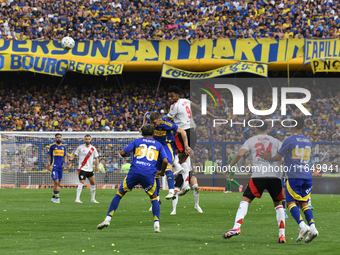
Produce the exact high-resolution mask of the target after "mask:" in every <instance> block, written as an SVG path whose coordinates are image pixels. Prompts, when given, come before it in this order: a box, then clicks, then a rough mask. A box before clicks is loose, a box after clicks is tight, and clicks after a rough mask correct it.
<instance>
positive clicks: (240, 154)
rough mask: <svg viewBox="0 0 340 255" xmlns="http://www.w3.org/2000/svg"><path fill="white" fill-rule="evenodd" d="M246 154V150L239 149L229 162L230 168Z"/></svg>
mask: <svg viewBox="0 0 340 255" xmlns="http://www.w3.org/2000/svg"><path fill="white" fill-rule="evenodd" d="M246 153H247V150H246V149H241V150H239V152H238V153H236V155H235V157H234V158H233V159H232V160H231V162H230V167H233V166H235V165H236V164H237V162H239V160H240V159H241V158H242V157H243V156H244V154H246Z"/></svg>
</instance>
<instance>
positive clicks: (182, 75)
mask: <svg viewBox="0 0 340 255" xmlns="http://www.w3.org/2000/svg"><path fill="white" fill-rule="evenodd" d="M244 72H246V73H253V74H257V75H260V76H264V77H268V65H266V64H256V63H247V62H238V63H235V64H232V65H228V66H224V67H221V68H217V69H214V70H211V71H206V72H190V71H186V70H182V69H178V68H176V67H173V66H170V65H167V64H163V69H162V77H165V78H170V79H187V80H192V79H193V80H197V79H209V78H214V77H218V76H222V75H228V74H235V73H244Z"/></svg>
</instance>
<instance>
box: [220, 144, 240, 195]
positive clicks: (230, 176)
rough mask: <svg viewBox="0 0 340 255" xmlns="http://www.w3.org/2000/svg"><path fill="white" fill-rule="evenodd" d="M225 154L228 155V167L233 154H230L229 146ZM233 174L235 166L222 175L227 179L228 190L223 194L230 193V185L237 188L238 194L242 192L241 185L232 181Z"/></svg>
mask: <svg viewBox="0 0 340 255" xmlns="http://www.w3.org/2000/svg"><path fill="white" fill-rule="evenodd" d="M226 152H227V154H228V165H230V163H231V161H232V160H233V158H234V153H232V151H231V148H230V147H229V146H228V147H227V148H226ZM235 173H236V167H235V166H233V167H232V168H231V170H230V171H229V172H228V173H227V172H225V173H224V174H225V175H226V177H227V186H228V190H227V191H226V192H224V193H231V184H232V183H233V184H235V185H236V186H237V187H238V191H239V192H242V189H243V185H240V184H239V183H238V182H237V181H235V180H234V176H235Z"/></svg>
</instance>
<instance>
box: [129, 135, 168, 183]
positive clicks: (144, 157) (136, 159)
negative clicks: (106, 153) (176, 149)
mask: <svg viewBox="0 0 340 255" xmlns="http://www.w3.org/2000/svg"><path fill="white" fill-rule="evenodd" d="M124 151H125V152H126V153H130V152H132V153H133V161H132V164H131V167H130V172H133V173H138V174H140V175H144V176H151V175H154V174H155V173H156V172H157V169H156V164H157V161H158V159H160V160H163V159H164V158H167V155H166V153H165V150H164V148H163V146H162V145H161V144H160V143H159V142H157V141H156V140H154V139H150V138H139V139H136V140H134V141H133V142H131V143H130V144H129V145H128V146H127V147H125V148H124Z"/></svg>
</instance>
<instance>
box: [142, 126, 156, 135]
mask: <svg viewBox="0 0 340 255" xmlns="http://www.w3.org/2000/svg"><path fill="white" fill-rule="evenodd" d="M141 130H142V136H153V132H154V131H155V128H154V127H153V126H152V125H150V124H146V125H144V126H142V128H141Z"/></svg>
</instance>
